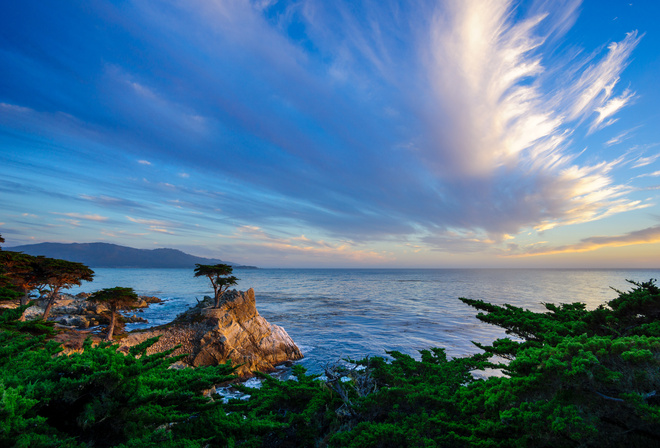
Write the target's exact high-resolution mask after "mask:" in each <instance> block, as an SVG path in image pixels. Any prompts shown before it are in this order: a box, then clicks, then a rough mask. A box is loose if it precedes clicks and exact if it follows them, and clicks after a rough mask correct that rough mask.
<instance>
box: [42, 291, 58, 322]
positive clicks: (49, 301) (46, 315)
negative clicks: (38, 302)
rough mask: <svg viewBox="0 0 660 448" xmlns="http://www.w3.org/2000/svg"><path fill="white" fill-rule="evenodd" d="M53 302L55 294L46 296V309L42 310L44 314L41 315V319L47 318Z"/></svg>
mask: <svg viewBox="0 0 660 448" xmlns="http://www.w3.org/2000/svg"><path fill="white" fill-rule="evenodd" d="M54 303H55V294H51V295H50V296H48V304H47V305H46V309H45V310H44V315H43V317H42V319H43V320H48V316H49V315H50V309H51V308H52V307H53V304H54Z"/></svg>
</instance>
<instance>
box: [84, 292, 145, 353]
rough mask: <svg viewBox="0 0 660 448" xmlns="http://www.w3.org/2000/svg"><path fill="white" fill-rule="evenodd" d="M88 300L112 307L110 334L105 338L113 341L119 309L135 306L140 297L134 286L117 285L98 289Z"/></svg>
mask: <svg viewBox="0 0 660 448" xmlns="http://www.w3.org/2000/svg"><path fill="white" fill-rule="evenodd" d="M87 300H89V301H90V302H96V303H105V304H107V305H108V308H110V324H109V325H108V334H107V335H106V337H105V339H106V340H107V341H112V334H113V333H114V331H115V323H116V322H117V311H119V310H129V309H131V308H134V307H135V306H136V305H137V303H138V301H139V300H140V299H139V298H138V295H137V294H136V293H135V291H134V290H133V288H124V287H121V286H115V287H114V288H105V289H102V290H100V291H96V292H95V293H93V294H92V295H91V296H89V297H88V298H87Z"/></svg>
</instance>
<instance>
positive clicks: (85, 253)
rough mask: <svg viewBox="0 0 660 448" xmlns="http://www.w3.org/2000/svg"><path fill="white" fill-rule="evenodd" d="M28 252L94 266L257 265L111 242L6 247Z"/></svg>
mask: <svg viewBox="0 0 660 448" xmlns="http://www.w3.org/2000/svg"><path fill="white" fill-rule="evenodd" d="M4 249H5V250H11V251H16V252H23V253H26V254H28V255H35V256H36V255H43V256H46V257H49V258H60V259H62V260H68V261H76V262H78V263H83V264H86V265H87V266H90V267H93V268H190V269H193V268H194V267H195V264H220V263H222V264H228V265H231V266H233V267H234V268H254V266H243V265H239V264H236V263H232V262H229V261H222V260H219V259H216V258H204V257H196V256H194V255H190V254H187V253H185V252H182V251H180V250H178V249H135V248H133V247H126V246H119V245H117V244H110V243H71V244H65V243H39V244H26V245H24V246H15V247H5V248H4Z"/></svg>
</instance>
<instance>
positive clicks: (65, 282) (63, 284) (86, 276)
mask: <svg viewBox="0 0 660 448" xmlns="http://www.w3.org/2000/svg"><path fill="white" fill-rule="evenodd" d="M34 273H35V275H36V276H37V278H38V280H39V283H40V289H46V288H48V295H47V299H48V303H47V304H46V309H45V310H44V315H43V319H44V320H46V319H48V315H49V314H50V310H51V308H52V307H53V303H55V298H56V297H57V294H59V292H60V291H61V290H62V289H68V288H71V287H72V286H80V285H81V284H82V282H83V280H84V281H88V282H91V281H92V280H93V279H94V271H93V270H91V269H90V268H89V267H87V266H85V265H84V264H82V263H77V262H74V261H66V260H59V259H56V258H45V257H39V258H38V259H37V263H36V266H35V270H34Z"/></svg>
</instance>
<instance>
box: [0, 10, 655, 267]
mask: <svg viewBox="0 0 660 448" xmlns="http://www.w3.org/2000/svg"><path fill="white" fill-rule="evenodd" d="M404 3H405V2H404ZM413 5H414V7H413ZM518 5H519V3H518V2H513V1H510V0H491V1H483V0H447V1H443V2H436V1H421V2H413V3H408V4H402V3H399V2H387V1H384V2H377V3H371V2H362V3H355V2H348V1H346V2H344V1H337V2H319V1H315V0H312V1H307V2H290V3H286V2H285V3H281V2H272V1H259V2H207V1H202V0H191V1H189V2H174V3H173V4H171V5H170V7H169V8H160V7H157V6H155V5H153V4H150V3H148V2H130V1H129V2H121V3H119V4H108V5H103V6H101V5H100V4H98V5H97V4H94V5H92V6H90V7H89V8H87V9H85V10H84V11H82V10H78V9H76V8H77V6H76V5H75V4H70V5H69V4H66V5H60V6H53V5H41V6H40V7H39V8H37V9H38V11H36V12H35V13H38V14H42V15H43V16H44V17H48V16H49V15H52V12H53V8H64V10H66V11H69V10H75V12H76V14H70V15H71V16H76V17H78V16H79V15H82V16H83V17H84V18H85V19H86V20H84V21H80V22H76V23H72V24H71V23H70V24H65V23H62V24H60V23H59V22H58V23H57V24H54V25H53V26H55V27H65V26H72V27H76V30H79V31H80V33H81V34H83V33H84V34H85V36H86V39H85V42H86V43H87V44H88V45H86V46H83V47H81V48H80V50H79V51H76V52H75V54H74V53H71V54H69V55H68V56H67V57H64V56H62V57H61V58H59V59H58V56H54V57H53V58H41V57H40V56H39V54H50V52H49V51H48V45H46V44H45V43H44V42H42V41H39V39H38V33H37V34H35V33H36V32H37V31H38V30H21V29H14V28H12V30H13V32H15V33H16V38H15V39H13V40H12V42H13V43H12V45H9V46H7V47H3V48H0V49H2V50H6V51H5V52H4V53H3V52H0V62H2V63H5V64H7V68H6V70H7V71H8V72H11V73H17V74H23V77H24V78H26V79H27V78H30V76H32V75H34V76H37V75H38V76H39V78H38V79H44V80H46V79H48V80H49V82H48V83H46V82H44V83H43V85H41V84H38V83H36V84H34V85H30V86H27V87H25V86H24V88H18V87H20V85H19V84H20V83H19V84H17V86H16V87H17V88H14V89H8V90H7V91H9V90H11V91H12V92H16V93H15V94H14V93H12V96H11V98H12V99H11V101H10V100H6V102H5V103H1V104H0V109H1V110H2V112H3V113H2V114H0V122H1V123H0V124H3V125H4V126H7V127H9V128H11V129H14V130H20V132H21V133H24V134H26V135H30V136H45V137H43V139H41V140H39V144H40V145H42V147H43V149H41V150H39V151H42V152H39V151H38V150H36V149H35V150H34V151H35V152H34V154H32V153H30V157H31V159H30V160H29V163H23V164H22V165H23V166H33V167H35V168H34V171H35V173H37V172H38V173H39V174H41V173H42V172H44V171H46V169H47V168H46V167H45V166H41V165H39V163H40V162H39V160H43V159H49V158H50V157H51V155H53V154H54V155H56V156H59V157H60V160H66V163H67V164H71V166H72V168H71V172H74V173H75V172H76V171H79V172H81V173H83V174H85V175H87V176H88V177H89V179H86V180H85V182H84V184H83V185H80V186H77V187H76V188H77V189H73V190H72V191H75V193H72V194H71V195H70V196H71V197H75V198H76V200H77V201H78V202H80V201H85V203H88V204H90V205H95V206H98V207H112V209H113V211H120V212H121V214H122V215H124V216H127V221H126V222H124V223H123V224H125V225H132V226H133V227H139V226H143V228H138V231H140V232H141V231H143V230H148V231H149V232H150V233H154V232H155V233H165V232H170V233H171V232H172V231H173V230H172V229H179V230H177V232H179V231H182V228H183V227H184V226H183V225H179V226H177V224H176V223H182V222H185V221H184V220H186V219H187V220H191V221H193V220H194V222H197V221H198V220H199V221H202V220H203V221H205V223H207V224H208V226H209V227H212V226H214V225H217V226H218V227H221V226H225V227H224V228H227V227H229V226H236V225H241V224H245V223H252V224H254V225H255V226H256V227H259V228H260V229H266V230H262V232H264V233H262V234H260V233H258V232H256V233H254V234H252V235H251V237H252V238H254V240H253V241H255V242H259V244H260V245H261V246H262V247H267V246H268V247H271V248H272V249H273V250H279V251H283V252H286V251H288V252H289V253H294V252H297V253H311V254H314V255H317V256H323V254H324V253H326V254H329V253H332V254H335V255H337V256H340V255H341V256H344V257H349V258H350V257H352V256H355V257H359V256H363V257H366V258H368V259H373V260H377V259H379V257H387V255H383V254H381V253H380V252H377V251H372V250H369V249H368V248H367V246H365V245H362V244H363V243H367V242H370V241H374V240H375V241H388V242H389V241H397V242H399V243H401V242H407V241H409V240H414V241H416V242H418V241H423V242H424V243H425V244H427V245H428V246H429V247H431V248H433V249H437V250H447V251H458V250H459V247H462V248H464V249H465V250H470V251H478V250H481V249H482V248H485V247H492V246H493V245H501V244H504V243H506V242H507V241H508V238H507V237H506V235H515V234H517V233H518V232H520V231H521V230H522V229H530V228H533V229H537V230H539V231H543V230H549V229H552V228H554V227H558V226H562V225H571V224H576V223H584V222H589V221H593V220H597V219H603V218H604V217H608V216H612V215H613V214H617V213H623V212H626V211H631V210H637V209H640V208H644V207H648V206H649V204H650V201H645V200H641V199H639V198H635V199H633V198H632V197H631V192H633V191H635V189H634V188H633V187H632V186H630V185H621V184H619V183H617V182H616V181H615V175H614V174H615V173H616V172H617V170H621V169H624V168H625V169H628V168H630V167H631V166H632V167H638V168H639V167H642V166H647V165H649V164H651V163H652V162H653V161H654V160H655V159H653V157H654V156H648V155H646V156H645V157H641V158H640V157H638V158H637V159H635V158H634V156H633V155H632V153H630V154H626V156H624V157H623V158H616V159H614V160H606V159H603V158H602V157H603V156H602V154H598V153H590V152H587V153H586V154H585V155H584V156H582V152H581V151H582V150H583V149H584V145H583V144H581V143H579V138H580V137H581V136H583V135H585V134H589V133H597V132H600V130H601V129H603V128H605V127H607V126H608V125H611V124H612V123H614V122H615V120H616V119H617V117H618V116H619V115H620V114H621V113H622V111H623V110H625V108H626V107H628V106H630V105H631V104H632V103H634V102H635V99H636V98H637V94H636V93H635V91H634V86H628V87H624V88H621V85H622V84H623V85H624V86H625V85H626V84H625V83H624V82H623V81H622V76H623V73H624V69H625V68H626V66H627V65H628V64H629V63H630V61H631V55H632V52H633V50H634V49H635V48H636V46H637V45H638V44H639V42H640V40H641V39H642V35H641V34H640V33H638V32H637V31H630V32H629V33H628V34H626V35H621V36H619V38H618V40H617V41H615V42H603V44H604V45H603V46H602V47H599V48H598V49H597V50H595V51H591V49H576V48H567V47H564V46H562V45H563V44H562V39H563V37H564V36H566V33H567V31H568V30H569V29H570V27H571V26H572V25H573V24H574V23H575V22H576V20H578V17H579V10H580V2H579V1H577V0H565V1H557V2H550V1H539V2H532V3H531V4H530V5H527V6H529V7H528V8H521V9H519V10H517V9H515V8H516V7H517V6H518ZM26 8H27V6H26ZM59 16H67V14H64V13H63V12H60V13H59ZM108 17H117V18H121V24H122V26H113V27H108V26H105V21H106V20H108V19H107V18H108ZM11 24H12V23H11V21H10V20H9V19H7V26H10V25H11ZM57 29H59V28H57ZM98 30H105V31H104V32H99V31H98ZM126 30H132V31H131V33H133V34H130V35H129V34H127V31H126ZM50 35H52V36H53V37H49V38H51V39H56V44H57V46H58V48H74V47H75V44H76V43H77V42H78V40H77V39H76V40H75V41H74V40H73V37H71V36H74V35H77V33H75V32H67V33H64V32H62V33H57V32H53V33H50V34H49V36H50ZM35 36H36V37H35ZM42 39H45V37H44V36H42ZM136 40H137V41H139V42H140V45H141V46H142V47H141V49H140V51H136V50H135V45H134V41H136ZM23 42H29V43H25V44H24V43H23ZM34 48H36V49H37V50H34ZM76 48H77V47H76ZM106 49H108V50H106ZM2 55H9V56H6V57H5V56H2ZM117 55H121V57H118V56H117ZM145 58H147V60H145ZM25 60H35V61H38V62H35V64H36V67H37V68H33V67H31V66H24V65H22V64H20V63H19V62H17V61H25ZM98 61H103V63H99V62H98ZM227 61H231V63H230V64H229V63H227ZM145 67H146V68H145ZM264 67H268V69H267V70H264ZM31 70H32V71H31ZM70 73H80V76H78V77H71V76H70ZM16 77H17V78H20V77H21V76H19V75H16ZM30 79H31V78H30ZM80 79H92V80H93V82H90V83H81V82H80V81H79V80H80ZM557 80H561V82H558V81H557ZM17 82H18V81H17ZM53 86H57V88H54V87H53ZM23 92H29V95H28V94H27V93H25V94H24V93H23ZM14 95H15V96H14ZM10 103H11V104H10ZM28 106H29V107H28ZM611 129H614V127H613V128H611ZM633 129H635V128H633ZM16 132H19V131H16ZM629 132H630V131H627V132H623V133H621V132H619V133H618V134H617V136H615V137H613V138H611V139H610V140H609V141H608V142H607V145H614V144H617V143H620V142H622V141H624V140H625V139H626V138H628V136H629V135H630V134H629ZM34 138H35V139H36V137H34ZM51 141H53V142H57V144H59V145H60V146H57V144H52V145H51ZM26 147H30V148H33V147H38V145H26ZM71 148H81V149H80V153H73V152H71V151H70V150H71ZM86 148H94V149H93V151H92V150H91V149H86ZM46 155H47V157H46ZM638 155H639V154H637V156H638ZM90 156H93V157H95V158H96V159H95V160H89V157H90ZM17 157H18V156H17ZM105 160H111V161H116V163H112V165H111V168H110V169H107V170H106V171H102V170H101V169H102V166H103V163H102V161H105ZM152 161H153V163H154V164H155V165H157V166H155V165H153V164H152ZM156 161H157V162H156ZM20 162H23V160H20ZM125 162H128V163H125ZM136 163H137V164H139V165H144V166H145V167H147V166H150V168H149V169H148V171H149V180H148V181H147V180H146V179H145V180H144V181H141V180H139V179H138V180H135V178H136V177H138V175H137V174H135V171H136ZM166 164H169V166H166ZM131 167H132V168H131ZM97 170H98V171H97ZM137 171H139V170H137ZM88 172H89V174H87V173H88ZM142 175H143V174H140V175H139V176H142ZM645 175H646V176H651V175H653V174H642V175H640V176H638V177H643V176H645ZM90 179H92V180H90ZM93 179H103V181H105V182H107V184H105V185H102V186H101V185H98V184H97V182H94V180H93ZM172 179H175V180H178V181H180V182H181V185H175V183H176V182H175V180H172ZM183 179H185V181H184V180H183ZM99 182H100V181H99ZM17 185H18V186H10V187H8V188H10V189H13V190H16V191H18V190H20V189H21V184H20V183H17ZM67 188H69V189H70V188H72V187H71V186H68V187H67ZM67 191H68V190H67ZM54 192H59V190H57V189H52V191H50V192H48V191H44V192H41V193H39V194H41V195H46V194H50V195H53V194H55V193H54ZM58 194H61V193H58ZM61 199H62V200H63V201H64V200H65V199H66V198H64V197H62V198H61ZM165 207H166V208H165ZM138 208H140V211H137V209H138ZM156 209H158V210H156ZM99 210H102V209H101V208H100V209H99ZM145 210H149V211H150V212H153V213H149V214H142V212H144V211H145ZM170 211H175V212H176V213H181V215H177V217H176V218H174V217H172V218H170V217H169V215H168V214H167V213H168V212H170ZM65 215H66V216H67V217H68V218H70V219H74V220H83V219H86V220H88V221H90V220H92V221H93V220H94V219H92V218H90V216H91V217H95V216H96V217H99V218H102V217H101V216H100V215H92V214H89V215H76V214H65ZM135 216H142V217H140V218H138V217H135ZM144 216H146V218H145V217H144ZM161 217H166V218H165V219H160V218H161ZM154 218H155V219H154ZM105 219H107V218H105ZM170 219H171V221H173V222H169V220H170ZM99 220H100V219H99ZM134 225H137V226H134ZM288 228H296V229H310V230H309V231H307V230H306V231H305V232H304V233H305V234H306V235H324V237H323V238H320V237H319V238H307V237H303V236H302V233H303V232H300V234H299V235H298V236H297V237H281V236H277V235H283V234H285V233H286V232H285V231H284V230H283V229H288ZM246 229H247V228H246ZM105 231H107V232H109V233H112V234H114V235H120V234H119V232H118V231H116V230H113V229H105ZM220 231H222V230H218V231H215V232H214V233H218V232H220ZM134 233H135V232H134ZM239 234H240V235H244V236H245V235H247V231H246V230H243V231H241V232H239ZM241 244H244V245H249V244H252V243H250V242H249V241H247V240H241ZM255 244H256V243H255ZM369 257H371V258H369Z"/></svg>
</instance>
